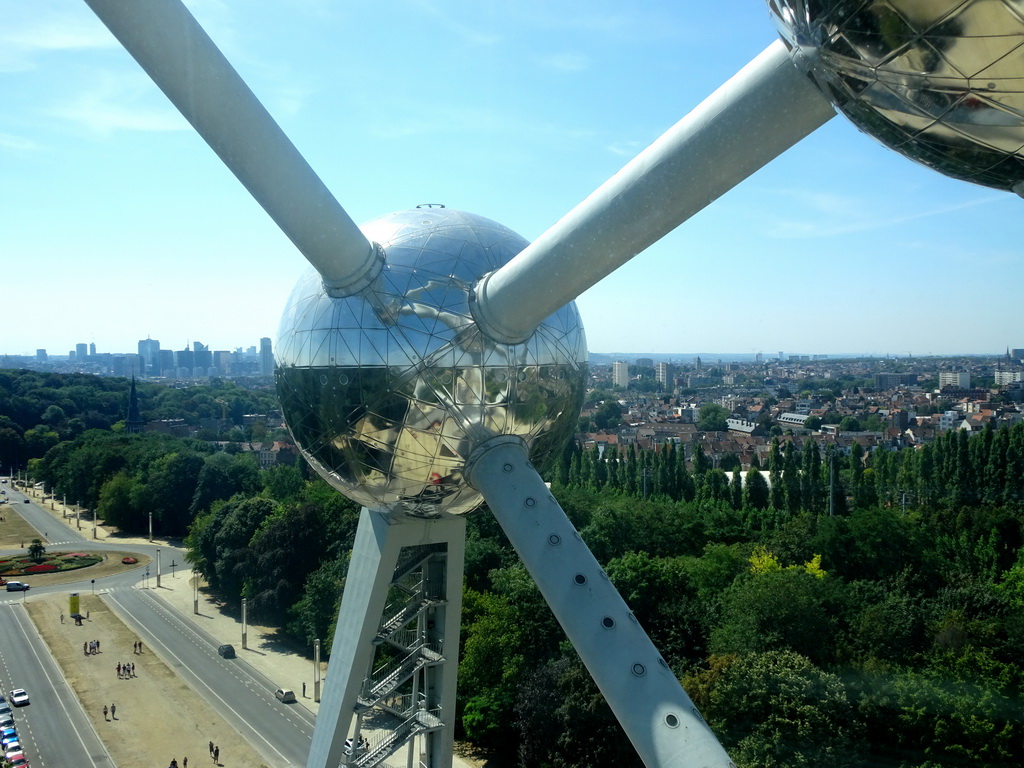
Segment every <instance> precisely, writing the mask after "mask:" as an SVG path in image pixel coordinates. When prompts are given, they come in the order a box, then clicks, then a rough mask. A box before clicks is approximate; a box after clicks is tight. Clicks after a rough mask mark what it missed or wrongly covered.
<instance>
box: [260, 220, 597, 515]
mask: <svg viewBox="0 0 1024 768" xmlns="http://www.w3.org/2000/svg"><path fill="white" fill-rule="evenodd" d="M362 229H363V231H364V232H365V233H366V235H367V237H368V238H370V239H371V240H373V241H375V242H377V243H379V244H380V245H381V246H383V248H384V251H385V253H386V262H385V266H384V268H383V271H382V272H381V274H380V275H379V276H378V278H377V280H376V281H375V283H374V285H373V286H371V287H370V288H369V289H367V290H365V291H363V292H362V293H360V294H357V295H355V296H352V297H348V298H343V299H335V298H331V297H329V296H327V294H326V293H325V292H324V290H323V287H322V285H321V279H320V276H319V275H318V274H317V273H316V272H315V271H314V270H312V269H310V270H309V271H308V272H307V273H306V275H305V276H304V277H303V278H302V279H301V280H300V281H299V283H298V284H297V286H296V287H295V289H294V290H293V292H292V294H291V297H290V299H289V301H288V305H287V308H286V310H285V313H284V316H283V317H282V320H281V327H280V332H279V337H278V341H277V347H276V351H275V356H276V364H277V365H276V378H277V389H278V394H279V397H280V400H281V406H282V409H283V411H284V416H285V420H286V422H287V423H288V426H289V428H290V429H291V432H292V435H293V436H294V438H295V440H296V443H297V444H298V445H299V447H300V449H301V450H302V452H303V455H304V456H305V457H306V459H307V460H308V461H309V462H310V464H311V465H312V466H313V467H314V468H315V469H316V470H317V471H318V472H319V473H320V474H321V475H322V476H323V477H324V478H326V479H327V480H328V482H330V483H331V484H332V485H334V486H335V487H336V488H338V489H339V490H340V491H342V492H343V493H344V494H346V495H347V496H349V497H350V498H352V499H354V500H355V501H357V502H358V503H360V504H363V505H364V506H368V507H379V506H385V505H387V506H401V507H403V508H405V509H406V511H409V512H411V513H414V514H421V515H431V514H436V513H437V512H439V511H441V510H445V511H448V512H467V511H469V510H471V509H473V508H474V507H476V506H477V505H479V504H480V502H481V501H482V499H481V497H480V495H479V494H478V493H477V492H476V491H475V490H474V489H472V488H470V487H469V486H468V485H467V484H466V483H465V481H464V479H463V469H464V467H465V463H466V460H467V459H468V458H469V455H470V453H471V452H472V450H473V449H474V448H475V447H476V446H477V445H479V444H480V443H481V442H483V441H484V440H487V439H489V438H491V437H494V436H496V435H517V436H519V437H522V438H523V439H524V440H526V442H527V444H528V445H529V446H530V455H531V459H532V460H533V462H534V463H535V464H537V465H538V466H539V467H540V466H542V465H544V464H546V463H547V462H548V461H550V460H551V459H552V458H554V456H555V455H557V453H558V451H559V450H560V449H561V446H562V445H563V443H564V441H565V440H567V439H568V438H569V436H570V435H571V433H572V430H573V429H574V428H575V425H576V420H577V418H578V416H579V411H580V407H581V405H582V400H583V394H584V380H585V375H586V359H587V351H586V340H585V336H584V333H583V328H582V326H581V324H580V319H579V314H578V313H577V311H576V307H575V305H574V304H570V305H568V306H566V307H564V308H562V309H561V310H559V311H558V312H556V313H555V314H553V315H551V316H550V317H549V318H547V320H545V322H544V323H543V324H542V325H541V327H540V328H538V329H537V331H536V333H534V335H533V336H532V337H531V338H530V339H529V340H528V341H526V342H524V343H522V344H514V345H510V344H498V343H495V342H493V341H491V340H490V339H488V338H486V337H485V336H483V334H481V333H480V331H479V329H478V328H477V326H476V324H475V322H474V321H473V318H472V316H471V313H470V294H471V290H472V286H473V284H474V283H475V282H476V280H477V279H478V278H479V277H481V276H482V275H483V274H485V273H487V272H490V271H492V270H494V269H496V268H497V267H499V266H501V265H502V264H504V263H505V262H506V261H508V260H509V259H511V258H512V257H513V256H514V255H515V254H517V253H518V252H519V251H520V250H522V249H523V248H524V247H525V246H526V244H527V243H526V241H525V240H524V239H523V238H521V237H520V236H519V235H517V234H515V233H514V232H512V231H511V230H509V229H507V228H506V227H503V226H501V225H500V224H497V223H495V222H493V221H490V220H489V219H485V218H483V217H480V216H474V215H472V214H467V213H463V212H459V211H453V210H451V209H447V208H443V209H442V208H428V209H415V210H409V211H400V212H397V213H393V214H389V215H387V216H383V217H381V218H379V219H376V220H374V221H372V222H370V223H369V224H367V225H365V226H363V228H362Z"/></svg>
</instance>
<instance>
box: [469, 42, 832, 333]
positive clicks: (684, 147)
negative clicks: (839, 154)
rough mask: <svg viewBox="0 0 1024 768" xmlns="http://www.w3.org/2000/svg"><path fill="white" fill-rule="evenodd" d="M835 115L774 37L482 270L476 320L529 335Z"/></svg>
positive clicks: (487, 327)
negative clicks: (563, 210)
mask: <svg viewBox="0 0 1024 768" xmlns="http://www.w3.org/2000/svg"><path fill="white" fill-rule="evenodd" d="M834 115H835V112H834V110H833V109H832V105H831V104H829V102H828V100H827V99H826V98H825V97H824V96H823V95H822V94H821V92H819V91H818V89H817V88H816V87H815V86H814V85H813V84H812V83H811V81H810V80H809V79H808V78H807V76H806V75H804V74H803V73H802V72H801V71H800V70H798V69H797V67H796V66H795V65H794V64H793V62H792V61H791V60H790V57H789V53H788V52H787V51H786V48H785V46H784V45H783V44H782V42H781V41H777V42H775V43H774V44H772V45H770V46H769V47H768V48H766V49H765V50H764V51H763V52H762V53H761V54H760V55H758V56H757V57H756V58H755V59H754V60H753V61H751V62H750V63H749V64H747V66H746V67H744V68H743V69H742V70H740V71H739V72H738V73H737V74H736V75H734V76H733V77H732V78H730V79H729V81H728V82H726V83H725V84H724V85H723V86H722V87H721V88H719V89H718V90H716V91H715V92H714V93H713V94H711V96H709V97H708V98H707V99H705V100H704V101H703V102H702V103H701V104H699V105H698V106H697V107H696V109H694V110H693V111H692V112H690V114H688V115H687V116H686V117H684V118H683V119H682V120H680V121H679V122H678V123H676V125H674V126H673V127H672V128H670V129H669V130H668V131H666V132H665V133H664V134H663V135H662V136H661V137H660V138H659V139H658V140H657V141H655V142H654V143H653V144H652V145H651V146H649V147H648V148H647V149H645V150H644V151H643V152H641V153H640V154H639V155H637V157H636V158H634V159H633V160H632V161H630V162H629V163H628V164H627V165H626V166H625V167H624V168H623V169H622V170H620V171H619V172H618V173H617V174H615V175H614V176H613V177H612V178H610V179H609V180H608V181H606V182H605V183H604V184H603V185H602V186H601V187H599V188H598V189H597V190H596V191H595V192H594V193H593V194H591V195H590V196H589V197H588V198H587V199H586V200H584V201H583V202H582V203H580V204H579V205H578V206H576V207H575V208H574V209H573V210H572V211H570V212H569V213H568V214H566V215H565V216H564V217H563V218H562V219H561V220H559V221H558V222H557V223H556V224H555V225H554V226H552V227H551V228H550V229H548V230H547V231H546V232H545V233H544V234H542V235H541V236H540V237H538V238H537V239H536V240H535V241H534V242H533V243H531V244H530V245H529V246H527V247H526V248H524V249H523V250H522V252H520V253H519V255H518V256H516V257H515V258H514V259H512V260H511V261H510V262H509V263H508V264H506V265H505V266H503V267H501V268H500V269H498V270H496V271H494V272H492V273H491V274H490V275H487V276H485V277H484V278H483V280H482V281H481V282H480V283H478V284H477V286H476V291H475V294H476V297H475V304H474V309H473V314H474V317H475V318H476V320H477V322H478V324H479V325H480V327H481V328H482V329H483V331H484V333H486V334H487V335H488V336H490V337H491V338H493V339H494V340H496V341H500V342H503V343H510V344H515V343H519V342H521V341H525V340H526V339H528V338H529V337H530V334H532V333H533V331H534V329H535V328H536V327H537V326H538V325H539V324H540V323H541V322H542V321H543V320H544V318H546V317H547V316H548V315H550V314H551V313H552V312H554V311H555V310H557V309H558V308H559V307H562V306H563V305H565V304H566V303H568V302H570V301H572V300H574V299H575V298H576V297H577V296H579V295H580V294H581V293H583V292H584V291H585V290H587V289H588V288H590V287H591V286H592V285H594V284H596V283H597V282H599V281H600V280H601V279H602V278H604V277H605V276H607V275H608V274H610V273H611V272H613V271H614V270H615V269H617V268H618V267H620V266H622V265H623V264H625V263H626V262H627V261H629V260H630V259H632V258H633V257H634V256H636V255H637V254H638V253H640V252H641V251H642V250H644V249H645V248H647V247H648V246H649V245H651V244H652V243H654V242H656V241H657V240H659V239H661V238H662V237H663V236H665V235H666V234H667V233H669V232H670V231H672V230H673V229H675V228H676V227H677V226H679V225H680V224H681V223H682V222H684V221H686V220H687V219H688V218H690V217H691V216H692V215H694V214H695V213H697V212H698V211H700V210H701V209H703V208H704V207H705V206H707V205H708V204H709V203H711V202H712V201H714V200H715V199H717V198H718V197H720V196H721V195H723V194H724V193H725V192H727V191H729V190H730V189H732V188H733V187H734V186H736V185H737V184H738V183H740V182H741V181H743V180H744V179H745V178H747V177H748V176H750V175H751V174H753V173H754V172H755V171H757V170H758V169H759V168H761V167H762V166H764V165H765V164H767V163H768V162H769V161H771V160H772V159H774V158H775V157H777V156H778V155H780V154H782V153H783V152H785V151H786V150H787V149H789V148H790V147H791V146H793V145H794V144H796V143H797V142H798V141H800V140H801V139H803V138H804V137H805V136H807V135H808V134H810V133H811V132H813V131H814V130H815V129H817V128H819V127H820V126H821V125H823V124H824V123H826V122H827V121H828V120H829V119H830V118H831V117H832V116H834Z"/></svg>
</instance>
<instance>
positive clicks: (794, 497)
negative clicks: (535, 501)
mask: <svg viewBox="0 0 1024 768" xmlns="http://www.w3.org/2000/svg"><path fill="white" fill-rule="evenodd" d="M716 463H717V466H716ZM739 466H740V463H739V458H738V457H737V456H735V455H734V454H727V455H726V456H725V457H723V458H722V459H721V460H719V461H717V462H716V461H712V459H711V458H710V457H708V456H707V455H706V454H705V452H704V449H703V448H702V446H701V444H700V443H699V442H698V443H694V444H693V446H692V448H691V449H690V455H689V457H687V455H686V448H685V445H683V444H676V443H666V444H664V445H661V446H658V449H657V450H654V451H644V450H639V449H637V448H636V446H635V445H634V444H632V443H631V444H629V445H628V446H627V447H626V448H625V449H624V450H622V449H619V448H618V447H616V446H608V447H605V446H594V447H593V448H591V449H589V450H586V451H584V450H582V449H581V448H580V447H579V445H578V444H571V445H569V446H568V447H567V449H566V451H565V452H564V453H563V455H562V458H561V461H560V463H559V465H558V466H557V468H556V470H555V473H554V478H555V479H556V481H557V482H559V484H561V485H564V486H566V487H578V488H593V489H595V490H608V491H612V492H615V493H624V494H626V495H630V496H643V497H647V496H650V495H656V496H666V497H668V498H669V499H672V500H674V501H698V502H699V501H725V502H728V503H730V504H731V505H732V506H733V508H734V509H742V508H750V509H757V510H761V509H765V508H769V507H770V508H772V509H774V510H777V511H785V512H788V513H790V514H793V513H796V512H800V511H806V512H812V513H822V512H826V511H831V512H832V513H833V514H834V513H836V512H841V511H843V510H845V509H846V507H847V505H852V506H854V507H867V506H872V505H875V504H883V505H890V504H898V505H899V506H900V507H901V508H903V509H906V508H907V507H908V506H910V507H913V508H921V509H928V510H932V509H938V508H943V509H954V508H957V509H958V508H961V507H976V506H979V505H982V504H988V505H995V506H1001V505H1005V504H1016V503H1018V502H1021V501H1024V422H1021V423H1018V424H1015V425H1013V426H1003V427H1001V428H999V429H993V428H989V429H984V430H982V431H980V432H976V433H968V432H966V431H964V430H950V431H948V432H946V433H944V434H943V435H941V436H940V437H938V438H937V439H936V440H935V441H934V442H932V443H930V444H926V445H923V446H920V447H917V448H913V449H906V450H899V451H897V450H888V449H886V448H879V449H877V450H875V451H872V452H871V453H870V454H866V453H865V451H864V448H863V447H862V445H861V444H860V443H858V442H853V443H852V445H851V447H850V450H849V452H848V453H845V452H843V451H840V450H838V449H837V448H836V447H835V445H834V444H828V445H827V446H826V447H825V450H824V451H822V449H821V448H820V447H819V445H818V442H817V441H816V440H815V438H813V437H809V436H803V437H794V436H785V437H781V438H780V437H775V438H773V439H772V442H771V445H770V449H769V452H768V457H767V462H766V466H765V469H766V471H767V472H768V473H769V477H768V482H767V483H765V481H764V477H763V476H762V475H761V474H760V472H759V471H753V470H761V466H760V465H759V464H758V463H757V462H756V460H755V465H754V467H753V468H752V471H750V472H748V473H747V474H746V475H745V477H742V478H741V476H740V472H739Z"/></svg>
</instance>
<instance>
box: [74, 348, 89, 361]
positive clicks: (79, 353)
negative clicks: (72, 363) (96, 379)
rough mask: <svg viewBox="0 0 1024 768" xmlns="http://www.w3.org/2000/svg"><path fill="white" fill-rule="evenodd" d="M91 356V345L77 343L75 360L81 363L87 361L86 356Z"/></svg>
mask: <svg viewBox="0 0 1024 768" xmlns="http://www.w3.org/2000/svg"><path fill="white" fill-rule="evenodd" d="M88 356H89V345H88V344H75V360H77V361H78V362H80V363H84V362H85V358H87V357H88Z"/></svg>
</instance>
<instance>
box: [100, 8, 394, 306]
mask: <svg viewBox="0 0 1024 768" xmlns="http://www.w3.org/2000/svg"><path fill="white" fill-rule="evenodd" d="M85 2H86V3H87V4H88V5H89V7H90V8H92V10H93V12H95V14H96V15H97V16H98V17H99V18H100V21H102V22H103V23H104V24H105V25H106V26H107V28H109V29H110V31H111V32H112V33H113V34H114V37H116V38H117V39H118V40H119V41H120V43H121V44H122V45H123V46H124V47H125V48H126V49H127V50H128V52H129V53H130V54H131V55H132V57H134V58H135V60H136V61H137V62H138V63H139V65H140V66H141V67H142V68H143V69H144V70H145V71H146V73H147V74H149V76H150V77H151V78H152V79H153V81H154V82H155V83H156V84H157V85H158V86H159V87H160V90H162V91H163V92H164V93H165V94H166V95H167V97H168V98H169V99H170V100H171V102H172V103H173V104H174V106H175V107H177V108H178V110H179V111H180V112H181V114H182V115H184V116H185V119H187V120H188V121H189V122H190V123H191V124H192V125H193V127H194V128H195V129H196V131H198V132H199V134H200V135H201V136H202V137H203V139H204V140H205V141H206V143H207V144H209V145H210V147H211V148H212V149H213V151H214V152H216V153H217V155H219V156H220V158H221V160H223V161H224V164H225V165H227V166H228V168H229V169H231V172H232V173H234V174H235V176H237V177H238V180H239V181H241V182H242V184H243V185H244V186H245V188H246V189H248V190H249V192H250V194H252V196H253V197H254V198H256V201H257V202H258V203H259V204H260V205H261V206H263V209H264V210H265V211H266V212H267V213H268V214H270V217H271V218H272V219H273V220H274V221H275V222H276V223H277V224H278V226H280V227H281V230H282V231H283V232H284V233H285V235H287V236H288V238H289V239H290V240H291V241H292V242H293V243H294V244H295V247H296V248H298V249H299V251H300V252H301V253H302V255H303V256H305V257H306V259H307V260H308V261H309V262H310V263H311V264H312V265H313V266H314V267H315V268H316V270H317V271H318V272H319V273H320V275H321V277H323V280H324V287H325V288H326V289H327V291H328V292H329V293H330V294H331V295H341V296H344V295H349V294H352V293H355V292H356V291H359V290H361V289H362V288H364V287H366V285H368V284H369V283H370V282H371V281H372V279H373V277H375V276H376V274H377V272H378V271H379V270H380V266H381V264H382V263H383V255H382V254H381V253H380V249H379V247H377V246H375V245H374V244H373V243H371V242H370V241H369V240H367V238H366V237H365V236H364V235H363V233H362V232H361V231H360V230H359V227H357V226H356V224H355V223H354V222H353V221H352V219H351V218H350V217H349V215H348V214H347V213H346V212H345V210H344V209H343V208H342V207H341V205H340V204H339V203H338V201H337V200H336V199H335V198H334V196H333V195H332V194H331V193H330V191H329V190H328V189H327V187H325V186H324V184H323V182H322V181H321V180H320V177H319V176H317V175H316V173H315V172H314V171H313V169H312V168H310V166H309V164H308V163H307V162H306V161H305V159H304V158H303V157H302V155H301V154H299V151H298V150H297V149H296V148H295V145H294V144H292V142H291V141H290V140H289V139H288V137H287V136H285V134H284V132H283V131H282V130H281V128H280V127H279V126H278V125H277V123H276V122H275V121H274V119H273V118H272V117H271V116H270V114H269V113H268V112H267V110H266V109H265V108H264V107H263V105H262V104H261V103H260V102H259V100H258V99H257V98H256V97H255V96H254V95H253V93H252V91H251V90H249V87H248V86H247V85H246V84H245V82H244V81H243V80H242V78H241V77H239V75H238V73H237V72H236V71H235V70H234V68H233V67H232V66H231V64H229V63H228V61H227V59H225V58H224V56H223V54H222V53H221V52H220V51H219V50H218V49H217V47H216V46H215V45H214V44H213V41H212V40H210V38H209V36H207V34H206V32H204V31H203V29H202V27H200V26H199V24H198V23H197V22H196V20H195V19H194V18H193V17H192V15H191V14H190V13H189V12H188V10H187V9H186V8H185V6H184V5H182V3H181V2H180V1H179V0H139V1H137V2H135V1H133V2H126V1H125V0H85Z"/></svg>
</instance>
